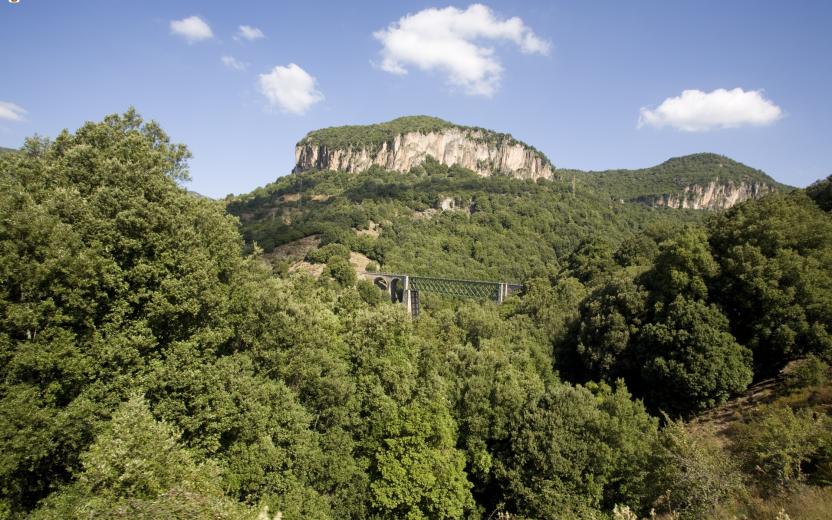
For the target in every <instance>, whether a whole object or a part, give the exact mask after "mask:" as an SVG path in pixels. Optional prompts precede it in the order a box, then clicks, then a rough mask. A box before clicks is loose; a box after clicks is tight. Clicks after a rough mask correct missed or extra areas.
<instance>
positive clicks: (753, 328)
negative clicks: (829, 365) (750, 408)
mask: <svg viewBox="0 0 832 520" xmlns="http://www.w3.org/2000/svg"><path fill="white" fill-rule="evenodd" d="M709 229H710V233H711V239H710V240H711V243H712V245H713V249H714V254H715V256H716V258H717V260H718V262H719V263H720V265H721V266H722V268H721V270H722V276H721V277H720V278H719V279H718V280H715V281H714V282H715V283H714V288H713V290H712V292H714V293H715V296H716V299H717V300H718V302H719V303H720V305H721V306H722V308H724V309H725V310H726V312H727V315H728V318H729V319H730V321H731V331H732V333H733V334H734V335H735V336H736V338H737V340H738V341H739V342H740V343H742V344H744V345H747V346H748V347H749V348H750V349H751V350H752V351H753V352H754V363H755V366H756V370H757V372H758V373H760V374H762V375H768V374H773V373H775V372H776V371H777V370H779V369H780V368H781V367H782V366H783V365H785V363H786V362H788V361H789V360H790V359H795V358H798V357H801V356H803V355H806V354H810V353H814V354H816V355H819V356H821V357H825V358H827V359H829V358H830V356H832V218H830V215H829V214H828V213H825V212H823V211H822V210H820V209H819V208H818V207H817V206H816V205H815V204H814V203H813V202H812V201H811V200H810V199H809V198H808V197H806V195H805V194H804V193H802V192H794V193H790V194H787V195H782V194H773V195H769V196H767V197H764V198H763V199H761V200H759V201H756V202H754V203H750V204H749V203H746V204H740V205H738V206H736V207H734V208H732V209H730V210H729V211H727V212H726V213H724V214H722V215H719V216H718V217H715V218H714V219H712V221H711V222H710V223H709Z"/></svg>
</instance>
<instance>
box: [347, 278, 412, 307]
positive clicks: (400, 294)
mask: <svg viewBox="0 0 832 520" xmlns="http://www.w3.org/2000/svg"><path fill="white" fill-rule="evenodd" d="M361 276H363V277H364V278H365V279H367V280H369V281H370V282H372V283H373V285H375V286H376V287H378V288H379V289H380V290H381V291H383V292H384V293H386V294H387V297H388V298H390V301H391V302H393V303H401V304H402V305H404V307H405V309H406V310H407V313H408V314H409V315H411V316H417V315H418V314H419V291H416V290H413V289H412V288H411V286H410V276H409V275H406V274H392V273H371V272H365V273H361Z"/></svg>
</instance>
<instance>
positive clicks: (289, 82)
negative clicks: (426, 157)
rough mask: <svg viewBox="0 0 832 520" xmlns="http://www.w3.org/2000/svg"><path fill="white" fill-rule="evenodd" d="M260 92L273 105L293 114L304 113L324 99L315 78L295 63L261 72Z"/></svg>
mask: <svg viewBox="0 0 832 520" xmlns="http://www.w3.org/2000/svg"><path fill="white" fill-rule="evenodd" d="M260 92H262V93H263V95H264V96H266V99H267V100H268V101H269V103H270V104H271V105H274V106H278V107H280V109H281V110H284V111H286V112H291V113H293V114H303V113H304V112H306V111H307V110H308V109H309V107H311V106H312V105H314V104H315V103H317V102H319V101H322V100H323V99H324V95H323V94H321V93H320V92H319V91H318V90H317V89H315V78H314V77H313V76H310V75H309V73H307V72H306V71H305V70H303V69H302V68H300V67H298V66H297V65H295V64H294V63H290V64H289V65H288V66H287V67H281V66H277V67H275V68H274V69H272V71H271V72H269V73H268V74H260Z"/></svg>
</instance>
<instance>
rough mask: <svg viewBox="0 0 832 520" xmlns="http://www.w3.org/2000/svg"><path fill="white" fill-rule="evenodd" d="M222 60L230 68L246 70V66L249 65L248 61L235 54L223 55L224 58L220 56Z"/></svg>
mask: <svg viewBox="0 0 832 520" xmlns="http://www.w3.org/2000/svg"><path fill="white" fill-rule="evenodd" d="M220 60H221V61H222V63H223V65H225V66H226V67H228V68H229V69H234V70H246V68H247V67H248V63H245V62H243V61H240V60H238V59H237V58H235V57H234V56H223V57H222V58H220Z"/></svg>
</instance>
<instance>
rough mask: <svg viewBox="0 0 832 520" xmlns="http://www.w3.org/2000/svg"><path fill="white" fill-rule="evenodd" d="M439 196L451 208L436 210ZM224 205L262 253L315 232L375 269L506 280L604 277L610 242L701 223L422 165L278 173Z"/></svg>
mask: <svg viewBox="0 0 832 520" xmlns="http://www.w3.org/2000/svg"><path fill="white" fill-rule="evenodd" d="M284 195H293V197H291V199H292V201H291V202H285V201H283V200H284V199H283V197H284ZM294 196H300V197H301V201H302V204H300V203H299V201H294ZM446 197H453V198H454V200H456V201H457V202H458V206H457V207H458V208H460V209H457V210H447V211H441V210H438V209H436V208H438V207H439V202H440V201H441V200H442V199H444V198H446ZM227 207H228V211H229V212H230V213H232V214H234V215H238V216H239V217H240V218H241V221H242V231H243V234H244V236H245V238H246V239H247V240H248V241H253V242H256V243H258V244H259V245H261V246H262V247H263V248H264V249H265V250H266V251H270V250H271V249H272V248H273V247H274V246H276V245H281V244H286V243H288V242H291V241H293V240H297V239H299V238H302V237H304V236H309V235H313V234H318V233H320V234H322V243H324V244H326V243H339V244H343V245H344V246H346V247H348V248H349V249H351V250H353V251H357V252H361V253H363V254H365V255H366V256H368V257H369V258H370V259H371V260H373V261H374V262H376V263H377V264H380V265H382V266H383V268H384V270H385V271H390V272H406V273H411V274H416V275H429V276H440V277H447V278H462V279H486V280H488V279H492V280H506V281H522V280H525V279H526V278H530V277H532V276H536V275H538V274H540V273H541V272H553V271H554V272H557V271H559V270H560V269H561V266H563V267H567V266H568V267H570V268H571V269H573V270H574V271H575V274H574V276H576V277H579V278H580V279H581V280H582V281H587V280H589V279H590V278H592V277H593V276H595V275H596V274H597V273H599V272H603V271H604V270H605V269H606V270H609V269H611V268H612V267H613V266H614V261H613V259H612V252H613V251H614V250H615V248H616V246H617V245H618V243H619V242H620V241H622V240H624V239H627V238H630V237H633V236H635V234H636V233H637V232H638V231H639V230H640V229H642V228H645V227H647V226H649V225H651V224H656V223H659V222H667V221H678V220H681V221H699V220H700V219H701V218H702V214H701V212H693V211H687V210H685V211H681V212H679V211H676V210H659V211H656V210H653V209H650V208H646V207H644V206H642V205H640V204H611V203H610V201H609V199H608V197H607V196H605V195H603V194H599V193H597V192H595V191H588V190H587V191H580V192H578V193H577V194H573V193H572V191H571V188H570V186H569V185H568V184H566V183H563V182H559V181H554V182H553V181H539V182H532V181H526V180H519V179H513V178H510V177H507V176H491V177H480V176H478V175H476V174H474V173H473V172H470V171H468V170H464V169H462V168H458V167H448V166H445V165H442V164H439V163H438V162H436V161H430V160H426V161H425V163H424V164H423V165H422V166H420V167H419V168H416V169H414V170H413V171H411V172H389V171H383V170H380V169H375V170H372V171H367V172H362V173H357V174H350V173H343V172H330V171H326V172H306V173H299V174H293V175H288V176H285V177H281V178H279V179H278V180H277V181H276V182H275V183H273V184H270V185H268V186H266V187H264V188H261V189H258V190H255V192H252V193H250V194H247V195H242V196H240V197H237V198H234V199H231V200H229V201H228V205H227ZM370 221H372V222H374V223H376V224H378V225H379V230H380V235H379V236H378V238H374V237H372V236H367V235H358V234H357V231H358V230H362V229H366V228H367V227H368V225H369V222H370ZM286 222H291V224H287V223H286ZM324 235H325V236H324ZM599 237H603V238H604V239H605V240H603V247H602V246H601V243H600V242H599V243H597V244H596V242H597V240H596V239H598V238H599ZM579 246H580V247H582V249H581V251H579V252H578V253H575V251H576V249H578V248H579ZM590 251H594V253H593V255H594V256H592V257H591V258H590V257H589V252H590ZM596 253H597V254H596ZM584 257H586V258H584ZM581 262H583V263H581Z"/></svg>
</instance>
